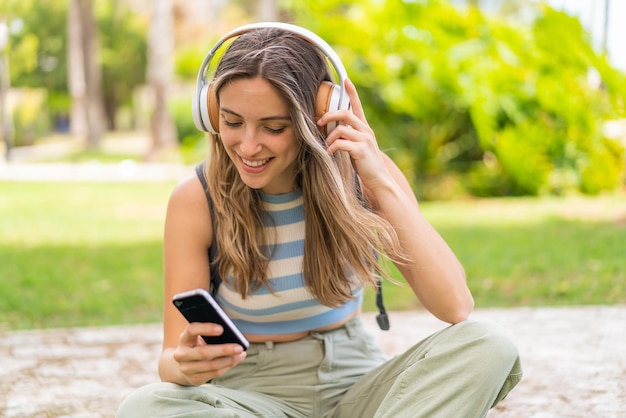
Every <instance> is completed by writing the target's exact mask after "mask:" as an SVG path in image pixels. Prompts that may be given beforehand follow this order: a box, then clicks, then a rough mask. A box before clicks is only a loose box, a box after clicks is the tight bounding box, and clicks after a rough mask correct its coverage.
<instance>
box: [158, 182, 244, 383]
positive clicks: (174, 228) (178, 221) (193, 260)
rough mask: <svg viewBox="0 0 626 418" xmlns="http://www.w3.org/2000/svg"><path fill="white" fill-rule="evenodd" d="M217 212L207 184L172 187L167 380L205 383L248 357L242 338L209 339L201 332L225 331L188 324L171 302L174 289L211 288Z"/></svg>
mask: <svg viewBox="0 0 626 418" xmlns="http://www.w3.org/2000/svg"><path fill="white" fill-rule="evenodd" d="M212 233H213V230H212V227H211V217H210V214H209V209H208V204H207V202H206V198H205V196H204V191H203V189H202V185H201V183H200V181H199V180H198V178H197V177H195V176H194V177H190V178H188V179H186V180H184V181H183V182H181V184H179V185H178V186H177V187H176V189H174V191H173V192H172V195H171V197H170V200H169V203H168V208H167V215H166V219H165V231H164V240H163V270H164V281H165V282H164V295H163V351H162V353H161V358H160V360H159V375H160V377H161V380H163V381H167V382H173V383H178V384H182V385H198V384H202V383H204V382H206V381H208V380H210V379H212V378H214V377H217V376H220V375H221V374H223V373H225V372H226V371H227V370H229V369H230V368H232V367H234V366H235V365H236V364H237V363H239V362H240V361H241V360H243V359H244V358H245V352H243V351H242V349H241V347H240V346H239V345H237V344H221V345H208V344H206V343H204V340H202V338H200V335H219V334H221V331H222V330H221V328H220V327H219V326H218V325H215V324H199V323H194V324H188V323H187V321H186V320H185V319H184V318H183V316H182V315H181V314H180V313H179V312H178V311H177V310H176V308H175V307H174V306H173V304H172V303H171V301H172V297H173V296H174V294H176V293H179V292H183V291H186V290H191V289H195V288H204V289H208V286H209V283H210V272H209V264H208V256H207V249H208V248H209V247H210V245H211V240H212Z"/></svg>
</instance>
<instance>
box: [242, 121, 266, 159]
mask: <svg viewBox="0 0 626 418" xmlns="http://www.w3.org/2000/svg"><path fill="white" fill-rule="evenodd" d="M239 150H240V151H241V156H242V157H253V156H254V155H255V154H256V153H258V152H259V151H260V150H261V144H260V143H259V142H258V141H257V139H256V132H255V131H254V129H252V128H248V129H246V131H245V133H244V135H243V136H242V138H241V142H240V143H239Z"/></svg>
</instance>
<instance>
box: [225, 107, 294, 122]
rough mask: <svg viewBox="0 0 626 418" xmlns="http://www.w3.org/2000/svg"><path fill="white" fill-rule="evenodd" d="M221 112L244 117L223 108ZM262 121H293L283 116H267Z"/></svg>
mask: <svg viewBox="0 0 626 418" xmlns="http://www.w3.org/2000/svg"><path fill="white" fill-rule="evenodd" d="M220 112H224V113H228V114H230V115H233V116H236V117H238V118H242V119H243V116H241V115H240V114H239V113H237V112H235V111H232V110H230V109H228V108H226V107H222V108H220ZM259 120H261V121H269V120H287V121H291V117H290V116H282V115H276V116H266V117H264V118H261V119H259Z"/></svg>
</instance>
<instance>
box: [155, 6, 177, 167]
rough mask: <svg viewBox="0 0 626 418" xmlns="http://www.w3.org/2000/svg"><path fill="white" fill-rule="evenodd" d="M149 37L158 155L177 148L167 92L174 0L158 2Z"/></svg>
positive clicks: (171, 62) (156, 155)
mask: <svg viewBox="0 0 626 418" xmlns="http://www.w3.org/2000/svg"><path fill="white" fill-rule="evenodd" d="M153 4H154V7H153V10H152V20H151V22H150V31H149V34H148V82H149V83H150V86H151V87H152V89H153V91H154V112H153V114H152V117H151V120H150V134H151V136H152V149H151V151H150V154H149V156H148V158H149V159H155V158H157V157H158V155H159V154H160V153H161V152H163V151H165V150H167V149H171V148H175V147H177V145H178V141H177V138H176V129H175V127H174V122H173V121H172V117H171V115H170V114H169V112H168V110H167V98H168V94H167V90H168V87H169V85H170V83H171V82H172V79H173V73H174V70H173V57H174V18H173V15H172V1H171V0H155V1H154V3H153Z"/></svg>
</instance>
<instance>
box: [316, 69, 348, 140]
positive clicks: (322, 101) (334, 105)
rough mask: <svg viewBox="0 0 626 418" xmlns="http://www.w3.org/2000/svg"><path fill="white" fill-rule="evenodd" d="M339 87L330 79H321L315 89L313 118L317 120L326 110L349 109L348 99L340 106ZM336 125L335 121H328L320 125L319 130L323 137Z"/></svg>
mask: <svg viewBox="0 0 626 418" xmlns="http://www.w3.org/2000/svg"><path fill="white" fill-rule="evenodd" d="M341 93H342V92H341V87H340V86H338V85H337V84H333V83H331V82H330V81H322V84H320V87H319V88H318V89H317V98H316V100H315V120H318V119H319V118H321V117H322V116H324V114H325V113H326V112H330V111H335V110H343V109H350V100H345V103H344V105H343V106H340V103H339V101H340V98H341ZM336 127H337V122H329V123H327V124H326V125H325V126H320V127H319V129H320V132H321V133H322V135H324V136H325V137H326V136H328V134H330V133H331V132H332V130H333V129H335V128H336Z"/></svg>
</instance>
